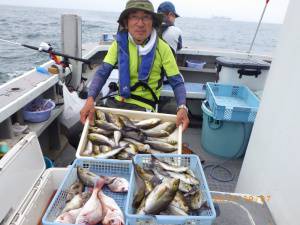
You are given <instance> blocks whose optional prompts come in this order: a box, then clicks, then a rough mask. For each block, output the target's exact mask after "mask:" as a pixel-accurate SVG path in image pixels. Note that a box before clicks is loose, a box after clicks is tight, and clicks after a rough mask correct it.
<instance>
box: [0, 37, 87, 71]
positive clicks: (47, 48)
mask: <svg viewBox="0 0 300 225" xmlns="http://www.w3.org/2000/svg"><path fill="white" fill-rule="evenodd" d="M0 41H2V42H6V43H9V44H13V45H19V46H23V47H25V48H29V49H33V50H36V51H39V52H45V53H48V54H50V57H51V58H52V59H53V60H54V61H55V62H56V63H58V64H60V63H59V62H58V59H57V58H56V57H54V56H62V57H64V58H65V59H66V60H67V59H74V60H76V61H80V62H83V63H86V64H88V65H90V64H91V61H90V60H87V59H82V58H78V57H75V56H70V55H67V54H63V53H60V52H56V51H53V48H52V46H51V45H50V44H48V43H45V42H42V43H41V44H40V47H39V48H38V47H35V46H32V45H27V44H22V43H18V42H13V41H9V40H5V39H1V38H0Z"/></svg>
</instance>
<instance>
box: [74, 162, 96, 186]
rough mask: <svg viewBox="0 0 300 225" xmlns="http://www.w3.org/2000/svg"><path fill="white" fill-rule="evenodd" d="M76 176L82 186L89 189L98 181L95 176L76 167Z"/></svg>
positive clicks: (86, 170)
mask: <svg viewBox="0 0 300 225" xmlns="http://www.w3.org/2000/svg"><path fill="white" fill-rule="evenodd" d="M77 176H78V178H79V179H80V181H81V182H82V183H83V184H84V185H86V186H89V187H94V184H95V182H96V181H97V180H98V179H99V176H98V175H97V174H95V173H93V172H91V171H89V170H88V169H85V168H82V167H77Z"/></svg>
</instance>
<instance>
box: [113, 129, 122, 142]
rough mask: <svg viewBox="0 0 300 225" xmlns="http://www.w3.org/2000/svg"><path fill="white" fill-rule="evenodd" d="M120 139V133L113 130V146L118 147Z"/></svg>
mask: <svg viewBox="0 0 300 225" xmlns="http://www.w3.org/2000/svg"><path fill="white" fill-rule="evenodd" d="M121 138H122V133H121V131H118V130H115V131H114V141H115V146H119V141H120V140H121Z"/></svg>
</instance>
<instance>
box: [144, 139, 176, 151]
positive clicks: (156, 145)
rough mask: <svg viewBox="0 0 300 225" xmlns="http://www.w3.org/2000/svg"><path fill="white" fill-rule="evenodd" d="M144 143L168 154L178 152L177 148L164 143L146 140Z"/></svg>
mask: <svg viewBox="0 0 300 225" xmlns="http://www.w3.org/2000/svg"><path fill="white" fill-rule="evenodd" d="M144 143H146V144H149V145H150V146H151V147H152V148H154V149H155V150H159V151H162V152H166V153H168V152H174V151H177V150H178V148H177V147H175V146H173V145H170V144H168V143H164V142H159V141H147V140H145V141H144Z"/></svg>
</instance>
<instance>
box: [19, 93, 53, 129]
mask: <svg viewBox="0 0 300 225" xmlns="http://www.w3.org/2000/svg"><path fill="white" fill-rule="evenodd" d="M54 108H55V103H54V102H53V101H52V100H51V99H40V98H38V99H35V100H33V101H32V102H30V103H29V104H28V105H26V106H25V107H24V109H23V117H24V120H27V121H29V122H33V123H39V122H43V121H46V120H48V119H49V117H50V115H51V111H52V110H53V109H54Z"/></svg>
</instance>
